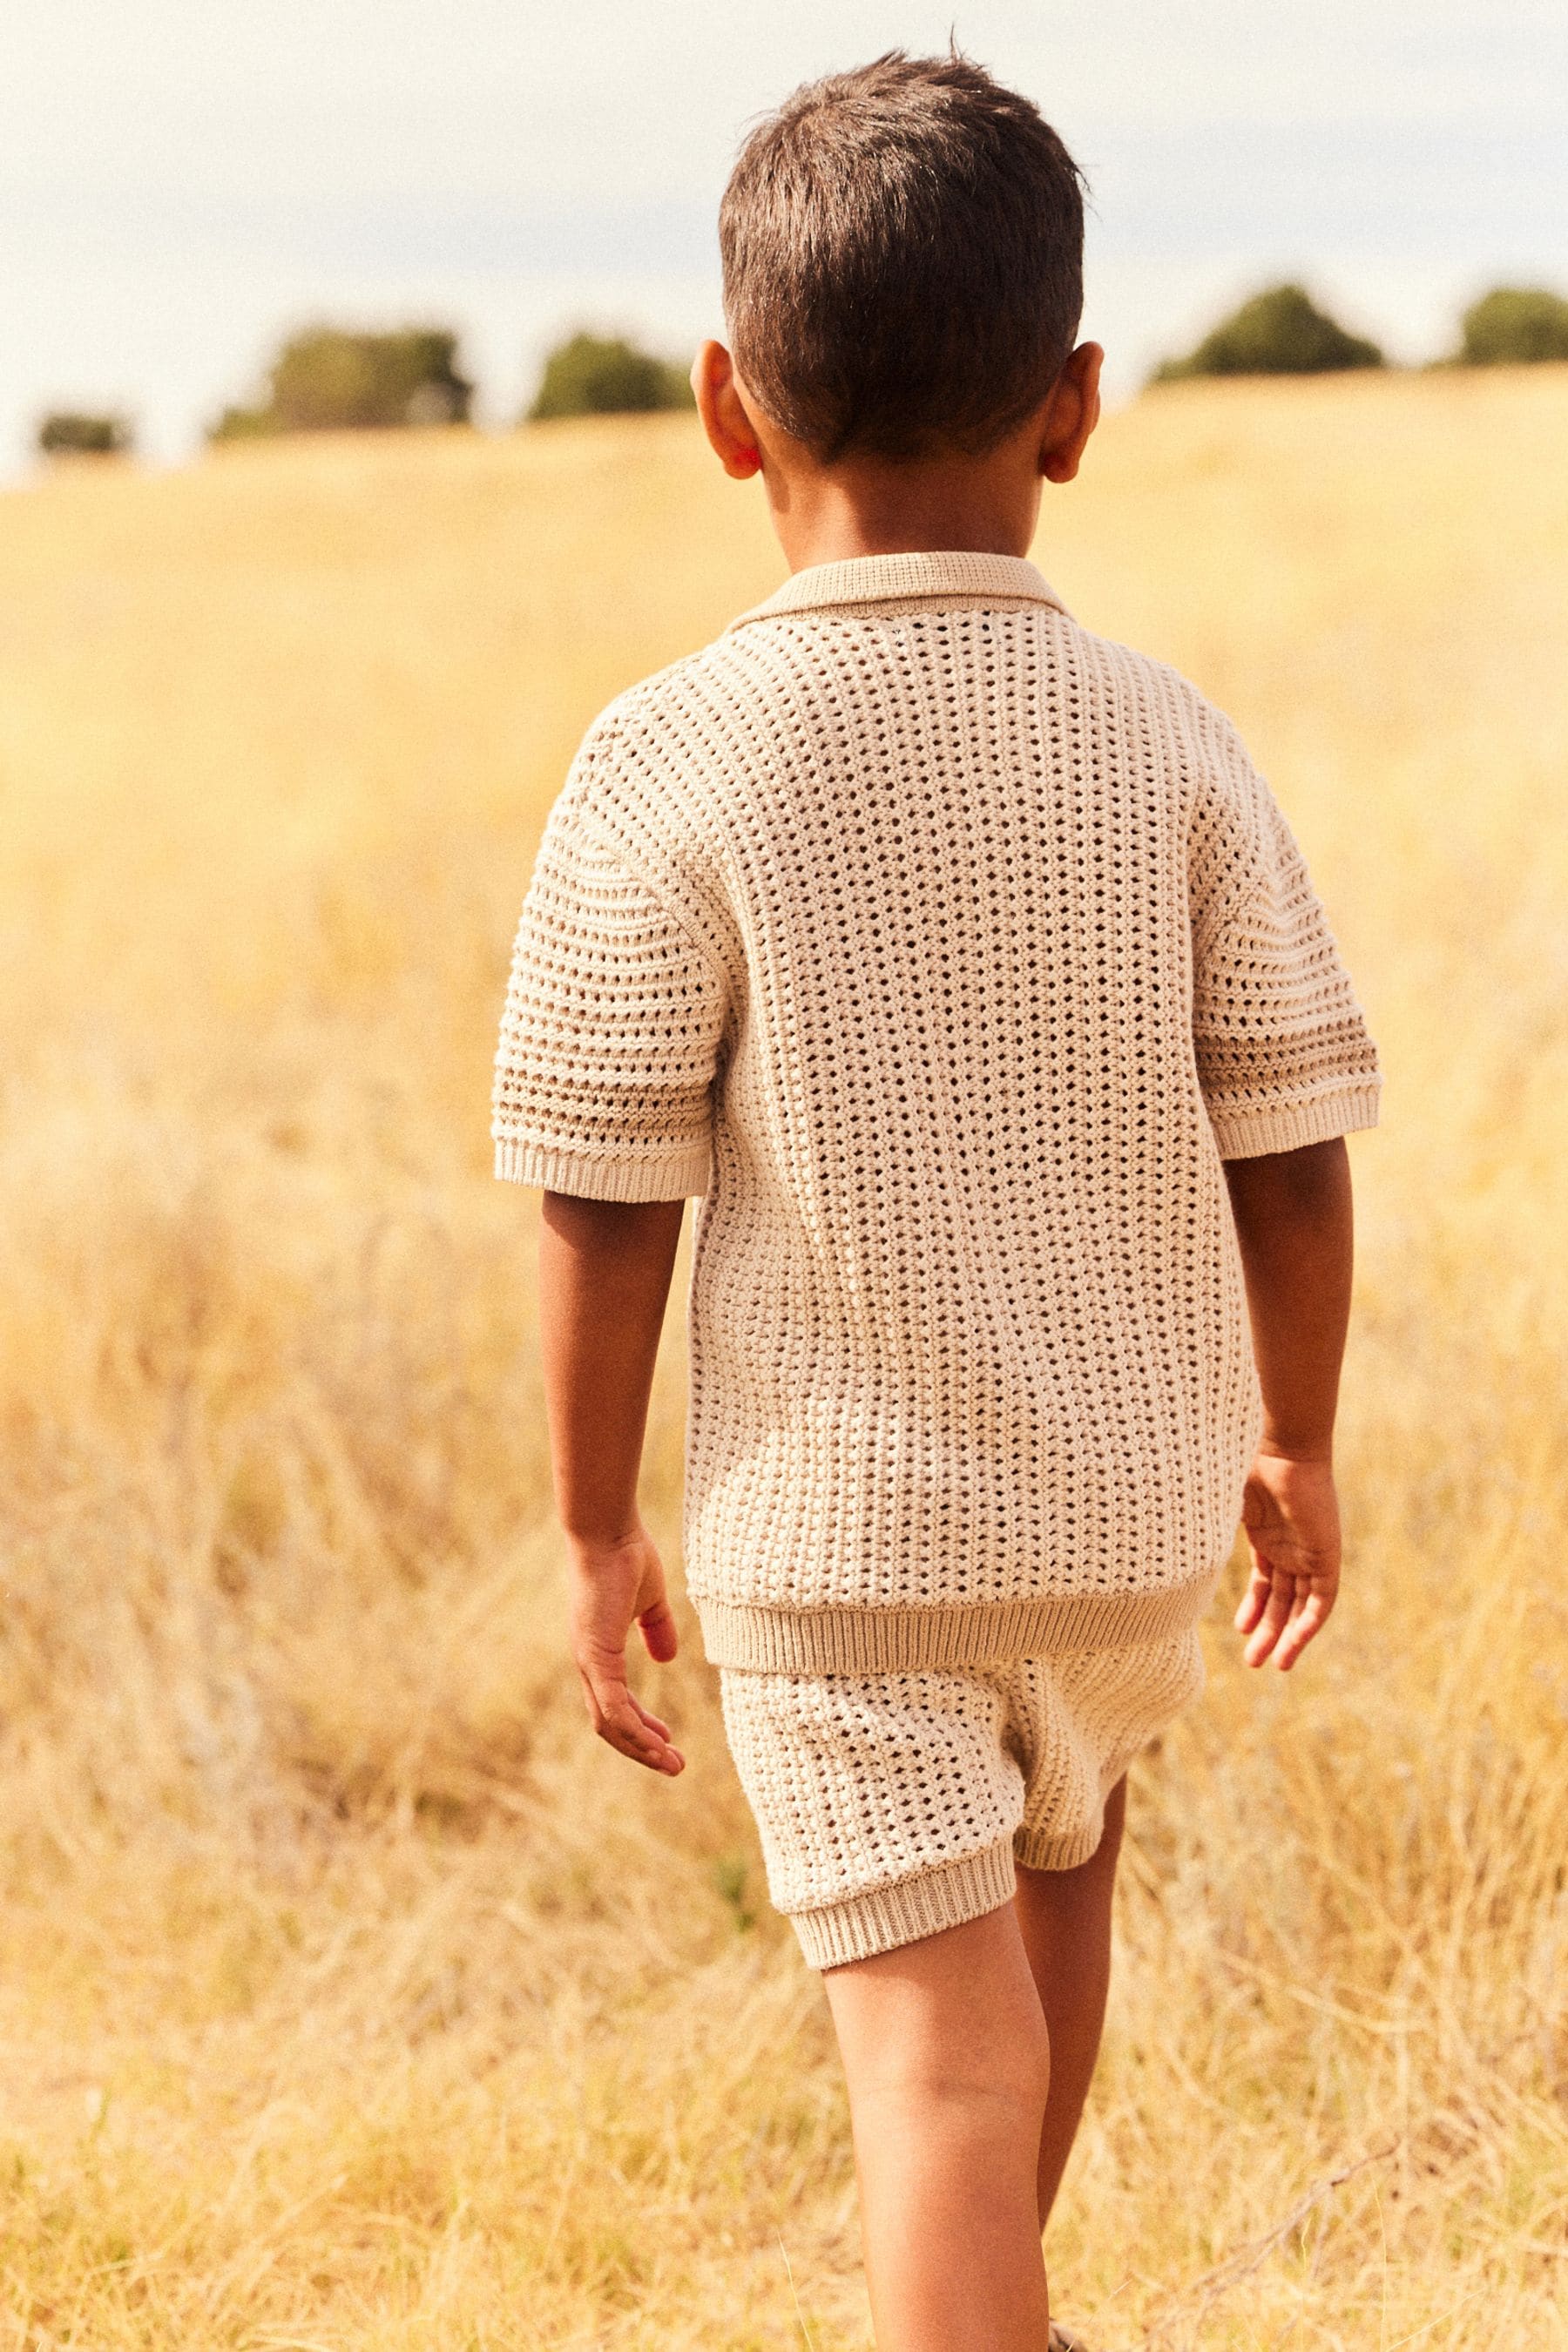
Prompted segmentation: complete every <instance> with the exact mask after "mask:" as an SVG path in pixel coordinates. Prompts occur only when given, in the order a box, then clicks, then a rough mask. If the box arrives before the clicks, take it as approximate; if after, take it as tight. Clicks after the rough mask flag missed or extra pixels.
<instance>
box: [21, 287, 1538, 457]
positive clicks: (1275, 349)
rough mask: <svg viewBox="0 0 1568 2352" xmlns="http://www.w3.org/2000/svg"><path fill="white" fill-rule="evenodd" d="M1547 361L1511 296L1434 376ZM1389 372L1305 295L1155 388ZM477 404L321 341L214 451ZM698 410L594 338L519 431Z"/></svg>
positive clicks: (454, 386) (88, 430) (286, 369)
mask: <svg viewBox="0 0 1568 2352" xmlns="http://www.w3.org/2000/svg"><path fill="white" fill-rule="evenodd" d="M1542 360H1568V300H1565V299H1564V298H1563V296H1562V295H1560V294H1555V293H1552V291H1550V290H1549V289H1547V288H1545V287H1523V286H1497V287H1494V288H1493V289H1492V290H1491V291H1490V293H1489V294H1483V295H1482V296H1481V297H1480V299H1479V300H1478V301H1475V302H1472V303H1471V304H1470V306H1469V308H1468V310H1466V311H1465V312H1464V313H1463V315H1462V317H1461V318H1460V320H1459V332H1458V344H1457V345H1456V347H1455V349H1454V350H1453V351H1452V352H1450V353H1449V354H1448V355H1447V357H1446V358H1445V359H1443V360H1440V361H1437V362H1434V364H1436V365H1437V366H1447V367H1494V366H1502V365H1518V364H1521V363H1525V364H1528V363H1531V362H1536V361H1542ZM1388 364H1389V362H1388V361H1387V360H1386V358H1385V356H1384V352H1383V351H1382V350H1381V348H1380V347H1379V346H1378V345H1377V344H1376V343H1374V342H1372V341H1369V340H1368V339H1367V338H1366V337H1365V336H1363V335H1355V334H1352V333H1351V332H1350V331H1348V330H1347V329H1346V328H1345V327H1343V326H1342V325H1341V323H1340V321H1339V320H1337V319H1335V318H1333V317H1332V316H1331V314H1330V313H1329V312H1328V311H1327V310H1322V309H1321V308H1320V306H1319V305H1318V304H1317V303H1316V302H1314V301H1313V299H1312V298H1311V297H1310V294H1309V293H1308V292H1307V290H1306V289H1305V288H1304V287H1302V286H1299V285H1295V284H1286V285H1280V286H1270V287H1266V288H1265V289H1263V290H1262V291H1261V292H1260V293H1258V294H1254V295H1252V296H1251V297H1250V298H1249V299H1247V301H1245V302H1243V303H1242V304H1241V306H1240V308H1239V309H1238V310H1234V311H1233V312H1232V313H1231V315H1230V316H1229V317H1228V318H1226V319H1222V320H1220V321H1219V323H1218V324H1217V325H1216V326H1215V327H1213V328H1211V329H1210V331H1209V332H1208V333H1207V334H1206V335H1205V336H1204V337H1203V338H1202V340H1201V341H1199V342H1198V343H1197V344H1196V345H1195V346H1194V349H1193V350H1192V351H1190V352H1187V353H1185V354H1184V356H1183V357H1180V358H1173V359H1168V360H1165V361H1163V362H1161V364H1160V365H1159V366H1158V367H1157V368H1156V369H1155V370H1154V372H1153V374H1152V377H1151V379H1150V381H1151V382H1152V383H1172V382H1175V381H1178V380H1180V379H1182V378H1184V377H1191V376H1228V375H1321V374H1326V373H1333V372H1338V371H1340V370H1343V369H1349V368H1381V367H1386V366H1387V365H1388ZM473 396H474V384H473V383H472V381H471V380H470V379H469V378H468V376H466V375H465V374H464V373H462V371H461V368H460V366H459V352H458V337H457V336H456V335H455V334H453V333H452V332H451V331H449V330H447V329H446V328H444V327H406V328H403V329H400V330H396V331H392V332H390V333H380V334H377V333H367V332H356V331H353V330H351V329H348V328H342V327H331V326H317V327H309V328H306V329H304V330H303V331H301V332H300V333H299V334H296V335H293V336H291V337H290V338H289V341H287V342H285V343H284V345H283V346H282V348H281V350H280V351H279V354H278V356H277V358H276V359H275V360H274V361H273V362H272V364H271V366H270V367H269V368H268V371H267V374H266V377H265V380H264V383H263V385H262V387H261V390H260V393H259V395H258V398H256V399H255V400H254V401H252V402H251V403H250V404H245V405H237V406H234V407H230V408H226V409H225V410H224V411H223V412H222V414H221V415H219V416H217V417H216V418H215V419H214V421H213V422H212V424H211V425H209V426H208V428H207V435H206V437H207V439H208V440H209V441H211V442H214V443H221V442H227V441H242V440H258V439H265V438H268V437H269V436H273V435H277V434H284V433H328V432H344V431H350V432H352V431H366V430H371V429H374V428H376V427H383V428H384V427H386V426H418V425H466V424H467V423H468V421H469V417H470V413H471V410H472V404H473ZM690 405H691V387H690V385H689V383H688V381H687V375H686V371H685V369H684V368H683V367H681V366H680V365H679V362H675V361H673V360H668V359H662V358H660V357H658V355H657V354H656V353H654V352H647V351H644V350H642V349H641V348H640V347H639V346H638V345H637V344H636V343H633V342H631V341H628V340H627V339H626V337H624V336H619V335H595V334H590V333H588V332H586V331H581V332H578V333H576V334H573V335H570V336H568V337H567V339H566V340H565V341H563V342H561V343H558V344H557V345H556V347H555V349H554V350H553V351H552V352H551V353H550V355H549V357H548V358H547V359H546V361H545V362H544V367H543V372H542V375H541V378H540V382H539V387H538V390H537V391H536V393H535V394H534V396H533V399H532V400H531V403H530V404H529V406H528V407H527V409H526V410H525V411H524V413H523V416H522V417H521V419H520V420H519V421H520V422H523V423H530V424H533V423H540V422H543V421H545V420H548V419H550V418H552V417H561V416H593V415H637V414H646V413H647V412H649V411H652V410H656V409H670V408H687V407H689V406H690ZM133 443H134V429H133V427H132V423H131V420H130V419H129V418H128V417H125V416H122V415H101V414H94V413H89V412H87V411H83V410H75V409H57V410H54V411H52V412H51V413H50V414H49V415H47V416H46V417H44V419H43V420H42V422H41V423H40V425H39V426H38V430H37V446H38V447H39V449H40V450H41V451H42V452H43V453H44V455H45V456H47V457H56V456H93V457H113V456H119V455H122V454H124V453H126V452H128V451H129V450H130V449H131V448H132V446H133Z"/></svg>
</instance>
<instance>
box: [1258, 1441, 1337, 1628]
mask: <svg viewBox="0 0 1568 2352" xmlns="http://www.w3.org/2000/svg"><path fill="white" fill-rule="evenodd" d="M1241 1519H1242V1525H1243V1527H1244V1528H1245V1529H1246V1531H1247V1548H1248V1549H1249V1550H1250V1552H1251V1554H1252V1575H1251V1577H1250V1579H1249V1580H1248V1583H1247V1591H1246V1592H1245V1593H1244V1594H1243V1596H1242V1601H1241V1606H1240V1607H1239V1608H1238V1609H1237V1612H1236V1619H1235V1622H1236V1628H1237V1632H1238V1633H1242V1634H1244V1635H1247V1636H1249V1637H1250V1638H1249V1639H1248V1640H1247V1647H1246V1649H1245V1650H1244V1651H1243V1653H1242V1655H1243V1657H1244V1658H1245V1659H1246V1662H1247V1664H1248V1665H1249V1666H1261V1665H1262V1664H1264V1663H1265V1662H1266V1660H1267V1659H1268V1657H1269V1656H1270V1655H1271V1654H1272V1656H1273V1659H1274V1663H1275V1664H1276V1665H1277V1666H1278V1667H1279V1670H1280V1672H1281V1673H1282V1674H1289V1670H1290V1668H1291V1667H1292V1666H1293V1665H1294V1664H1295V1663H1296V1661H1297V1659H1298V1658H1299V1657H1300V1654H1301V1653H1302V1651H1303V1650H1304V1649H1305V1648H1306V1646H1307V1644H1308V1643H1309V1642H1310V1640H1311V1639H1312V1636H1313V1635H1314V1633H1318V1632H1320V1631H1321V1627H1322V1626H1323V1624H1324V1622H1326V1620H1327V1618H1328V1615H1329V1612H1330V1611H1331V1609H1332V1607H1333V1605H1334V1602H1335V1601H1336V1600H1337V1599H1338V1598H1339V1590H1340V1506H1339V1497H1338V1496H1337V1495H1336V1494H1335V1492H1334V1474H1333V1470H1332V1468H1331V1465H1329V1464H1328V1463H1327V1462H1323V1461H1303V1460H1300V1459H1298V1458H1297V1457H1295V1456H1293V1455H1289V1454H1270V1453H1268V1452H1267V1451H1264V1450H1260V1451H1259V1452H1258V1454H1257V1455H1256V1456H1255V1457H1254V1460H1253V1464H1252V1468H1251V1470H1250V1471H1249V1473H1248V1474H1247V1486H1246V1491H1245V1493H1244V1495H1243V1497H1242V1506H1241Z"/></svg>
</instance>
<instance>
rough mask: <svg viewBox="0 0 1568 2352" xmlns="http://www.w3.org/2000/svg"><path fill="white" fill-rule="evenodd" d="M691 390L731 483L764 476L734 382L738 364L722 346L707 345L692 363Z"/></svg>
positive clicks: (705, 428)
mask: <svg viewBox="0 0 1568 2352" xmlns="http://www.w3.org/2000/svg"><path fill="white" fill-rule="evenodd" d="M691 389H692V391H693V392H694V393H695V394H696V395H697V413H698V415H700V417H701V419H702V430H703V431H704V433H706V435H707V436H708V441H709V446H710V448H711V449H712V451H713V454H714V456H715V457H717V458H718V460H719V463H720V464H721V466H722V467H723V468H724V471H725V472H726V473H727V474H728V475H729V476H730V478H731V480H732V481H736V482H749V481H750V480H751V478H752V475H753V474H758V473H761V471H762V466H763V453H762V451H761V450H760V449H759V448H758V446H757V436H756V435H755V433H754V432H753V431H752V420H751V418H750V417H749V416H748V415H747V414H746V411H745V407H744V405H743V404H742V399H741V394H740V390H739V387H738V386H737V384H736V382H735V362H733V360H732V359H731V357H730V354H729V352H727V351H726V350H725V349H724V346H723V344H722V343H715V342H711V341H710V342H706V343H704V344H703V346H702V348H701V350H700V352H698V354H697V357H696V358H695V359H694V360H693V362H692V363H691Z"/></svg>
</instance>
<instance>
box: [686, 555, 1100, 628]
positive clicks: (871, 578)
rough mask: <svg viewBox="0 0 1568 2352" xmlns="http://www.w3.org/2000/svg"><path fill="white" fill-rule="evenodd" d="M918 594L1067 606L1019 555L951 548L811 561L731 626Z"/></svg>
mask: <svg viewBox="0 0 1568 2352" xmlns="http://www.w3.org/2000/svg"><path fill="white" fill-rule="evenodd" d="M921 596H931V597H939V596H947V597H952V598H964V599H970V598H980V599H984V597H987V596H998V597H1001V596H1005V597H1007V598H1008V599H1009V600H1010V601H1017V600H1022V601H1024V602H1026V603H1029V604H1054V605H1055V606H1056V608H1057V610H1058V612H1059V613H1065V612H1066V611H1067V606H1066V605H1065V604H1063V603H1062V600H1061V598H1060V597H1059V596H1058V594H1057V592H1056V590H1055V589H1054V588H1052V587H1051V586H1050V585H1049V584H1048V583H1047V581H1046V580H1045V579H1043V578H1042V576H1041V574H1040V573H1039V572H1037V571H1036V569H1035V567H1034V565H1033V564H1032V563H1031V562H1028V561H1027V559H1026V557H1024V556H1022V555H976V554H973V553H971V552H970V551H968V550H967V549H962V548H954V549H952V550H949V551H936V552H933V553H931V554H918V555H915V554H910V555H851V556H847V557H846V559H845V560H844V562H841V563H811V564H808V565H807V566H806V568H805V571H803V572H792V573H791V575H790V577H789V578H788V579H787V580H786V581H785V582H784V586H783V587H782V588H778V589H775V590H774V592H773V594H772V595H771V596H769V597H768V598H767V599H766V600H765V602H764V603H763V604H753V605H752V607H751V609H750V610H749V611H748V612H744V613H741V614H737V616H736V618H735V619H734V620H733V621H731V624H730V626H731V628H732V629H739V628H742V627H743V626H744V625H745V624H746V623H747V622H748V621H761V620H767V619H771V618H772V616H773V614H775V613H815V612H821V611H823V610H825V609H827V608H830V607H835V606H839V605H845V604H903V603H904V602H905V601H906V600H908V599H910V598H915V597H921Z"/></svg>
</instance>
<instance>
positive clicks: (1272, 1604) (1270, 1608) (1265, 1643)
mask: <svg viewBox="0 0 1568 2352" xmlns="http://www.w3.org/2000/svg"><path fill="white" fill-rule="evenodd" d="M1295 1598H1296V1580H1295V1578H1294V1577H1293V1576H1291V1575H1289V1574H1288V1573H1287V1572H1286V1570H1283V1569H1277V1570H1275V1571H1274V1573H1273V1576H1272V1579H1271V1580H1270V1584H1269V1591H1268V1601H1267V1602H1266V1603H1265V1605H1264V1610H1263V1614H1262V1616H1261V1618H1260V1619H1259V1620H1258V1625H1257V1627H1256V1629H1255V1631H1254V1633H1253V1635H1252V1638H1251V1640H1250V1641H1249V1642H1248V1643H1247V1647H1246V1649H1245V1650H1244V1651H1243V1653H1242V1655H1243V1657H1244V1658H1245V1659H1246V1661H1247V1664H1248V1665H1249V1666H1260V1665H1261V1664H1263V1662H1264V1660H1265V1659H1266V1658H1267V1657H1268V1654H1269V1652H1270V1651H1271V1650H1272V1649H1273V1647H1274V1644H1275V1643H1276V1642H1277V1641H1278V1640H1279V1636H1280V1634H1281V1633H1282V1632H1283V1631H1284V1628H1285V1621H1286V1619H1287V1618H1288V1617H1289V1614H1290V1610H1291V1606H1292V1603H1293V1602H1294V1601H1295Z"/></svg>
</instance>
